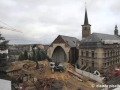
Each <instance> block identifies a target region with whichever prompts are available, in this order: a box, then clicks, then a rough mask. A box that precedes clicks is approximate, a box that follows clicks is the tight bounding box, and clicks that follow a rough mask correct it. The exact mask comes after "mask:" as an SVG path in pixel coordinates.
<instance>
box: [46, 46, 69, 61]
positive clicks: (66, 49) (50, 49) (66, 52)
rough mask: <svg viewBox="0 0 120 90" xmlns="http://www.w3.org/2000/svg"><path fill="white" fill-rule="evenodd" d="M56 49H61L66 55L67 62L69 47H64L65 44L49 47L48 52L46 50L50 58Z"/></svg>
mask: <svg viewBox="0 0 120 90" xmlns="http://www.w3.org/2000/svg"><path fill="white" fill-rule="evenodd" d="M57 47H61V48H62V49H63V51H64V52H65V54H66V60H67V61H69V51H70V47H66V46H65V44H53V46H52V47H49V48H48V50H47V54H48V56H49V57H50V58H53V57H52V56H53V53H54V51H55V49H56V48H57ZM66 60H65V61H66Z"/></svg>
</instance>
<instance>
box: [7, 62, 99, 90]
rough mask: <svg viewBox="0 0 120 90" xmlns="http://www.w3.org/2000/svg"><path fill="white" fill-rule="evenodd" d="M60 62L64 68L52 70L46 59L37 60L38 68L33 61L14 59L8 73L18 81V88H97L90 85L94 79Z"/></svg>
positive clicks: (45, 89)
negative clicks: (62, 69) (61, 70)
mask: <svg viewBox="0 0 120 90" xmlns="http://www.w3.org/2000/svg"><path fill="white" fill-rule="evenodd" d="M62 64H63V65H64V67H65V70H64V71H63V72H60V71H53V70H52V69H51V68H50V66H49V62H48V61H47V60H45V61H39V69H36V68H35V66H36V63H35V62H33V61H30V60H24V61H15V62H12V63H10V64H9V69H10V70H9V72H8V74H9V75H10V76H11V77H14V78H15V79H16V80H17V81H18V82H19V86H18V87H15V88H18V90H97V89H95V88H93V87H92V85H93V84H96V82H95V81H92V80H90V79H89V78H86V77H84V76H81V75H80V74H78V73H76V72H75V70H74V67H73V66H72V65H70V64H69V63H65V62H64V63H62Z"/></svg>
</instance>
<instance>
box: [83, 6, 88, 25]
mask: <svg viewBox="0 0 120 90" xmlns="http://www.w3.org/2000/svg"><path fill="white" fill-rule="evenodd" d="M88 24H89V22H88V15H87V9H86V8H85V19H84V25H88Z"/></svg>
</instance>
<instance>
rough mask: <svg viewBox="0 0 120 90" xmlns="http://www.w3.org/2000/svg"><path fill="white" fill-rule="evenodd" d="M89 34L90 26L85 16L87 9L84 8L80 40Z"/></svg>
mask: <svg viewBox="0 0 120 90" xmlns="http://www.w3.org/2000/svg"><path fill="white" fill-rule="evenodd" d="M90 34H91V25H90V24H89V21H88V16H87V9H86V8H85V18H84V25H82V39H85V38H86V37H88V36H89V35H90Z"/></svg>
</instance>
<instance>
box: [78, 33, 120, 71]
mask: <svg viewBox="0 0 120 90" xmlns="http://www.w3.org/2000/svg"><path fill="white" fill-rule="evenodd" d="M79 48H80V49H79V66H80V69H82V70H86V71H90V72H92V71H95V70H98V71H105V70H107V69H108V68H110V67H113V66H115V65H117V64H120V38H119V37H118V36H115V35H108V34H101V33H92V34H91V35H90V36H88V37H87V38H86V39H84V40H82V41H81V42H80V46H79Z"/></svg>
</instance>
